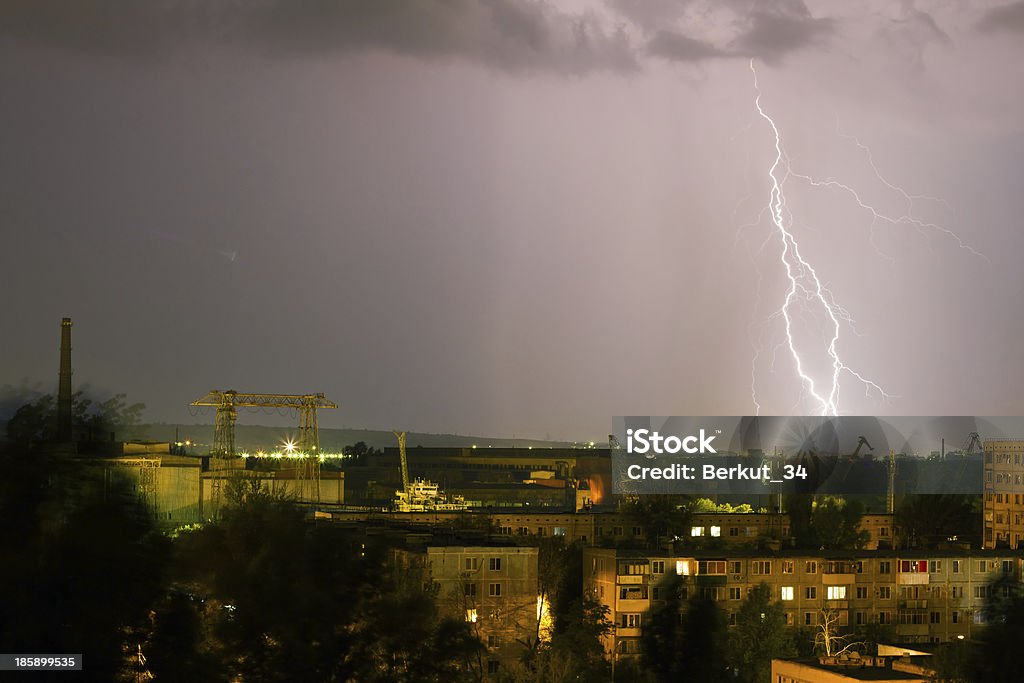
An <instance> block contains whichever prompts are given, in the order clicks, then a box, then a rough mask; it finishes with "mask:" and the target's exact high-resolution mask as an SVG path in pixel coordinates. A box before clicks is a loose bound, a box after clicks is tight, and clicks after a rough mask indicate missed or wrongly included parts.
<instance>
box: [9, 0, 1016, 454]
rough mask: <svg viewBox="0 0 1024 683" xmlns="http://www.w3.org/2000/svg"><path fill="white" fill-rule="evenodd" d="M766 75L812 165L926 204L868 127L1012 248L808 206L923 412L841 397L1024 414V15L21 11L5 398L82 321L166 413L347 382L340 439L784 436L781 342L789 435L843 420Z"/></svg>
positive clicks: (831, 259)
mask: <svg viewBox="0 0 1024 683" xmlns="http://www.w3.org/2000/svg"><path fill="white" fill-rule="evenodd" d="M101 7H102V8H103V9H102V11H101V9H100V8H101ZM750 59H753V60H754V61H755V63H756V64H757V69H758V78H759V85H760V91H761V94H762V97H761V104H762V105H763V107H764V108H765V111H767V112H770V115H771V116H772V118H773V120H774V121H775V122H776V123H777V124H778V126H779V129H780V132H781V134H782V135H783V136H784V138H785V143H786V151H787V153H788V158H789V160H790V163H791V166H792V170H793V171H794V172H798V173H801V174H806V175H808V176H811V177H814V178H816V179H820V180H825V179H835V180H837V181H841V182H843V183H846V184H849V185H851V186H855V187H856V188H857V189H858V192H859V193H860V196H861V198H862V199H863V200H864V201H865V202H869V203H871V204H872V206H875V207H877V208H878V210H880V211H885V212H893V213H902V212H904V211H905V210H906V207H905V199H904V197H902V196H901V195H900V194H899V193H898V192H895V191H894V190H893V189H892V188H889V187H887V186H886V185H885V184H884V183H882V182H880V181H879V179H878V178H877V177H876V176H875V174H874V172H873V171H872V169H871V166H870V164H869V163H868V162H867V158H866V155H865V153H864V151H863V150H862V149H861V148H860V147H858V146H857V144H856V143H855V142H854V141H852V140H851V139H850V137H849V136H850V135H853V136H856V138H857V140H859V141H860V142H861V143H863V144H865V145H867V146H868V147H869V148H870V149H871V151H872V153H873V160H874V162H875V164H876V166H877V168H878V169H879V171H880V172H881V173H882V174H883V175H884V177H885V178H886V179H887V180H889V181H891V182H892V183H894V184H897V185H899V186H900V187H902V188H903V189H905V190H906V191H907V192H908V193H910V194H921V195H929V196H934V197H941V198H942V199H943V200H945V202H946V203H942V202H936V201H930V200H920V201H918V202H917V203H916V204H915V207H914V208H915V211H916V215H917V216H918V217H920V218H921V219H922V220H923V221H927V222H933V223H936V224H940V225H942V226H943V227H946V228H948V229H950V230H952V231H954V232H955V233H956V234H957V235H958V236H959V237H960V238H962V240H963V241H964V242H965V243H966V244H967V245H969V246H970V247H971V249H973V250H975V251H976V252H978V253H980V254H982V255H984V256H983V257H982V256H978V255H977V254H976V253H973V252H972V251H970V250H967V249H964V248H962V247H961V246H960V245H959V243H958V242H957V241H956V240H954V239H951V238H950V237H949V236H948V235H946V234H944V233H940V232H938V231H933V230H924V231H921V230H918V229H915V228H914V227H912V226H906V225H904V226H892V225H887V224H883V223H880V222H875V224H874V225H872V221H871V215H870V213H869V212H866V211H865V210H863V209H862V208H860V207H858V206H857V205H856V203H855V202H853V201H851V199H850V197H849V196H847V195H845V194H843V193H842V192H839V191H837V190H835V189H834V188H827V187H813V186H810V185H808V184H807V183H800V182H796V181H795V180H794V181H792V182H791V184H787V186H786V195H787V200H788V206H789V209H790V210H791V211H792V216H793V226H792V227H793V231H794V234H796V235H798V236H799V239H800V247H801V253H803V254H804V256H806V257H807V258H808V260H813V263H814V264H815V268H816V269H817V271H818V274H819V275H820V276H821V277H822V278H823V280H824V281H825V282H826V283H827V286H828V287H829V289H830V290H831V292H832V293H833V294H834V296H835V299H836V301H837V302H838V303H840V304H841V305H842V306H843V307H844V309H845V310H846V311H847V312H848V313H849V314H850V316H851V317H852V318H853V319H854V320H856V332H857V334H854V333H853V332H852V330H846V331H845V332H844V336H843V341H842V344H843V346H842V350H843V354H844V361H845V362H847V363H849V364H850V365H851V367H855V368H856V369H857V370H859V371H861V372H864V373H866V374H867V375H868V376H870V377H871V378H873V379H876V380H878V381H879V382H880V383H881V384H883V385H884V387H885V389H886V391H887V392H888V393H889V394H891V395H892V398H891V399H890V400H889V401H888V402H885V401H883V400H881V399H880V398H879V397H878V396H877V395H872V396H865V395H864V392H863V391H862V390H861V389H859V388H857V387H854V386H853V385H852V384H851V385H850V389H849V390H848V391H847V390H846V389H845V384H844V392H843V394H842V404H841V406H840V408H841V410H842V411H843V412H847V413H869V414H875V413H877V414H901V415H907V414H977V415H985V414H1019V413H1020V412H1021V410H1022V408H1024V406H1022V401H1021V399H1020V398H1019V393H1020V392H1019V389H1018V386H1019V385H1020V377H1021V375H1022V374H1024V357H1022V356H1024V354H1022V351H1021V349H1022V345H1021V339H1022V338H1024V305H1022V304H1021V301H1022V294H1024V267H1022V256H1021V255H1022V254H1024V230H1022V228H1024V225H1022V220H1021V218H1020V217H1021V215H1024V193H1022V192H1021V189H1022V182H1024V181H1022V178H1024V126H1022V122H1024V88H1022V87H1021V79H1020V66H1019V65H1020V64H1021V63H1024V2H1019V3H1015V4H1010V5H1003V4H1001V3H992V4H990V5H988V6H986V4H985V3H975V2H971V3H965V2H952V1H950V2H930V3H923V2H918V3H914V2H904V3H894V2H888V1H882V0H879V1H877V2H845V1H844V2H808V3H806V4H804V3H803V2H800V1H799V0H797V1H796V2H764V3H761V2H752V1H740V0H728V1H724V2H723V1H718V2H711V1H707V2H685V1H684V2H670V1H669V0H608V1H606V2H605V1H595V2H593V3H587V2H572V3H566V2H558V3H555V2H548V3H536V2H529V1H527V2H522V1H520V0H408V1H401V2H399V1H398V0H377V1H376V2H347V3H343V2H331V1H328V0H319V1H317V2H310V3H290V2H285V1H284V0H263V1H262V2H253V3H233V2H227V1H224V2H213V3H186V2H172V1H167V2H152V3H138V2H134V1H129V0H105V1H103V2H101V1H100V0H84V1H81V2H69V1H63V0H3V1H2V2H0V135H2V145H0V149H2V150H3V153H2V154H0V187H2V188H3V189H2V191H0V197H2V199H0V223H2V225H3V229H2V232H0V235H2V237H0V269H2V273H3V278H2V282H3V293H4V295H5V296H4V301H5V303H6V308H7V310H6V311H5V315H3V316H2V317H0V386H2V385H4V384H11V385H15V386H18V385H20V384H21V383H22V382H23V381H25V382H27V384H28V385H29V386H37V387H39V388H41V389H42V390H46V391H50V390H52V389H53V388H54V387H55V386H56V373H57V360H58V359H57V346H58V343H59V323H60V318H61V316H64V315H71V316H73V317H74V319H75V332H74V334H75V351H74V354H75V355H74V362H75V369H76V374H75V381H76V383H78V384H82V383H86V382H87V383H90V384H91V385H93V386H94V387H96V388H97V389H98V391H100V392H110V391H115V390H116V391H126V392H128V393H129V395H130V396H131V397H132V398H133V399H135V400H141V401H144V402H145V403H146V404H147V405H148V411H147V417H148V418H149V419H153V420H167V421H170V420H176V421H177V420H185V421H191V420H192V419H193V418H192V417H191V416H190V415H189V412H188V409H187V407H186V406H187V404H188V402H189V401H191V400H193V399H194V398H196V397H198V396H200V395H202V394H203V393H205V392H206V391H208V390H210V389H213V388H221V389H227V388H236V389H238V390H241V391H276V392H308V391H323V392H325V393H326V394H327V395H328V396H329V397H330V398H332V399H334V400H336V401H337V402H339V403H340V404H341V406H342V409H341V410H339V411H331V413H330V414H325V415H323V416H322V424H324V425H326V426H342V425H348V426H357V427H370V428H381V429H391V428H401V429H406V430H410V431H414V430H415V431H431V432H462V433H480V434H488V435H495V436H511V435H513V434H515V435H520V436H532V437H544V436H545V435H550V436H552V437H555V438H588V439H591V438H592V439H600V438H601V437H603V435H605V434H607V433H608V429H609V427H610V418H611V417H612V416H613V415H622V414H652V415H670V414H681V415H685V414H709V415H716V414H746V413H751V412H752V411H753V409H754V406H753V403H752V399H751V391H750V390H751V379H752V377H751V370H752V365H751V360H752V358H753V356H754V354H755V353H758V354H759V355H758V358H759V361H758V364H757V365H755V366H754V380H755V382H756V384H757V388H758V400H759V402H760V403H761V412H762V414H772V413H776V414H784V413H791V412H799V411H807V410H809V409H810V408H811V407H812V406H811V405H810V404H809V403H808V402H807V401H806V400H804V401H801V399H800V383H799V382H798V381H797V377H796V375H795V372H794V368H793V365H792V362H791V360H790V359H789V357H788V356H787V355H785V354H781V353H776V349H777V342H778V341H779V339H778V337H777V333H778V331H779V328H778V318H777V317H776V318H772V317H771V316H772V314H773V312H774V311H775V310H777V308H778V305H779V304H780V302H781V301H782V297H784V295H785V291H786V286H785V283H784V281H783V280H784V277H783V273H782V272H781V271H780V270H779V260H778V255H779V250H780V246H781V243H780V242H779V241H778V238H777V236H775V237H773V232H772V229H771V224H770V220H769V219H768V217H767V216H766V215H764V214H763V213H761V211H762V209H763V208H764V207H765V206H766V205H767V203H768V200H769V191H770V184H769V178H768V176H767V172H768V168H769V166H770V165H771V163H772V161H773V159H774V155H775V150H774V147H773V138H772V132H771V130H770V128H768V127H767V126H766V124H765V121H764V120H763V119H761V118H760V117H759V116H758V113H757V110H756V108H755V107H754V100H753V97H754V90H753V82H752V79H751V72H750V68H749V65H748V64H749V61H750ZM766 240H767V241H766ZM805 323H806V325H807V327H806V330H807V331H808V332H807V334H808V335H810V336H809V338H810V337H813V329H814V327H813V326H814V325H815V324H816V323H815V322H814V320H813V319H811V320H807V321H805ZM773 354H775V356H774V358H775V361H774V364H772V362H771V358H772V356H773ZM812 371H815V372H824V370H822V369H821V368H812ZM201 419H205V418H201Z"/></svg>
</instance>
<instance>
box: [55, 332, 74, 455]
mask: <svg viewBox="0 0 1024 683" xmlns="http://www.w3.org/2000/svg"><path fill="white" fill-rule="evenodd" d="M71 440H72V437H71V318H64V319H63V320H62V321H61V323H60V384H59V386H58V390H57V441H59V442H61V443H68V442H70V441H71Z"/></svg>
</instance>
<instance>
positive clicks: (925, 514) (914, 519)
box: [896, 494, 982, 548]
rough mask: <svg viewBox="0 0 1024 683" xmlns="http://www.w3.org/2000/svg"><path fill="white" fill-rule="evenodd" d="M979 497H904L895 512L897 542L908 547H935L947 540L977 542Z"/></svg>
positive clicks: (979, 515)
mask: <svg viewBox="0 0 1024 683" xmlns="http://www.w3.org/2000/svg"><path fill="white" fill-rule="evenodd" d="M979 504H980V498H979V496H968V495H952V494H948V495H917V496H906V497H905V498H904V499H903V502H902V503H901V504H900V507H899V509H897V510H896V523H897V527H898V528H899V529H900V543H901V545H902V546H904V547H909V548H935V547H937V546H939V545H940V544H942V543H945V542H947V541H949V540H950V539H954V538H955V539H958V540H962V541H967V542H973V543H978V544H979V545H980V543H979V542H980V540H981V520H982V515H981V510H980V509H978V506H979Z"/></svg>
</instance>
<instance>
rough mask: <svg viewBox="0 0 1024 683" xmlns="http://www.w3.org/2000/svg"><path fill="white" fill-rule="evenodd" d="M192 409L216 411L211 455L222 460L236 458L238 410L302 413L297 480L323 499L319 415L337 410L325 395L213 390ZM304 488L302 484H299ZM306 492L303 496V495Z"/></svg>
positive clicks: (296, 447) (297, 446)
mask: <svg viewBox="0 0 1024 683" xmlns="http://www.w3.org/2000/svg"><path fill="white" fill-rule="evenodd" d="M192 405H193V406H212V407H214V408H216V409H217V417H216V422H215V426H214V433H213V450H212V451H211V455H213V456H215V457H219V458H232V457H234V456H235V421H236V420H237V419H238V408H293V409H296V410H298V411H299V438H298V441H297V442H296V444H295V450H296V451H297V452H298V454H299V455H300V456H305V457H300V458H299V462H300V464H299V467H298V468H297V473H298V478H299V479H300V480H301V481H302V482H309V483H311V484H312V488H313V491H310V492H309V493H312V494H313V495H314V496H315V499H316V500H317V501H319V498H320V458H319V455H320V431H319V428H318V427H317V416H316V414H317V411H318V410H320V409H321V408H337V407H338V404H337V403H335V402H334V401H330V400H328V399H327V398H325V397H324V395H323V394H244V393H240V392H238V391H233V390H232V391H220V390H218V389H214V390H213V391H211V392H209V393H207V394H206V395H205V396H203V397H202V398H199V399H197V400H195V401H192ZM300 486H302V483H300ZM305 493H306V492H305V491H302V492H300V495H304V494H305Z"/></svg>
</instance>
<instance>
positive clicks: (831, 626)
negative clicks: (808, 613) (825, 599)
mask: <svg viewBox="0 0 1024 683" xmlns="http://www.w3.org/2000/svg"><path fill="white" fill-rule="evenodd" d="M866 644H867V643H865V642H863V641H859V640H858V641H855V640H853V634H851V633H843V632H842V629H841V625H840V613H839V612H838V611H837V610H833V609H822V610H819V614H818V628H817V629H816V630H815V633H814V645H815V647H817V648H820V649H821V650H822V651H824V653H825V656H826V657H838V656H839V655H841V654H843V653H846V652H850V651H856V650H857V648H861V647H864V646H865V645H866Z"/></svg>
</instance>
